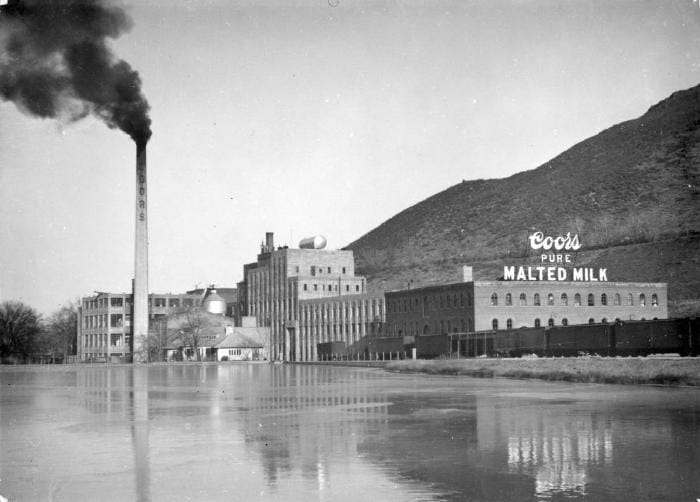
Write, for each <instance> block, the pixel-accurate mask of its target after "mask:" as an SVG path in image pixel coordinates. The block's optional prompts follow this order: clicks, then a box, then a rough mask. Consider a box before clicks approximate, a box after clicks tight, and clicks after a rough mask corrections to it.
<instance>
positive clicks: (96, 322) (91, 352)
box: [78, 293, 203, 361]
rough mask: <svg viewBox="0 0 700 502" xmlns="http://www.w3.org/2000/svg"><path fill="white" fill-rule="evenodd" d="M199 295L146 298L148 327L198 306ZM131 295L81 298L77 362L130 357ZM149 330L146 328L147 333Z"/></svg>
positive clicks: (104, 294)
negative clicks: (180, 310)
mask: <svg viewBox="0 0 700 502" xmlns="http://www.w3.org/2000/svg"><path fill="white" fill-rule="evenodd" d="M202 298H203V295H202V294H150V295H148V316H149V319H150V321H152V322H150V323H149V325H150V326H151V327H152V328H156V327H157V326H158V325H159V323H158V322H157V321H158V320H159V319H161V318H164V317H166V316H168V315H169V314H171V313H172V312H174V311H176V310H178V309H181V308H187V307H194V306H197V305H199V304H200V303H201V301H202ZM133 308H134V304H133V295H131V294H129V293H97V294H96V295H95V296H91V297H87V298H82V299H81V304H80V307H79V309H78V360H79V361H92V360H100V361H119V360H122V358H128V357H130V356H131V354H132V348H133V345H132V344H133V340H132V327H133V326H132V315H133ZM150 329H151V328H149V331H150Z"/></svg>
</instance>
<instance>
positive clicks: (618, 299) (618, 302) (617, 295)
mask: <svg viewBox="0 0 700 502" xmlns="http://www.w3.org/2000/svg"><path fill="white" fill-rule="evenodd" d="M613 303H614V304H615V305H620V293H615V296H613Z"/></svg>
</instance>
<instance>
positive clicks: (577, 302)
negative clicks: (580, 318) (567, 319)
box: [574, 293, 581, 307]
mask: <svg viewBox="0 0 700 502" xmlns="http://www.w3.org/2000/svg"><path fill="white" fill-rule="evenodd" d="M580 306H581V295H580V294H578V293H576V294H575V295H574V307H580Z"/></svg>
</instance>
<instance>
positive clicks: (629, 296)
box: [627, 293, 634, 305]
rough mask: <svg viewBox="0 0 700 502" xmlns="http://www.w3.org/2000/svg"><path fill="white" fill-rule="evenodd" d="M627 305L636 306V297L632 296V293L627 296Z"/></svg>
mask: <svg viewBox="0 0 700 502" xmlns="http://www.w3.org/2000/svg"><path fill="white" fill-rule="evenodd" d="M627 305H634V296H632V293H630V294H628V295H627Z"/></svg>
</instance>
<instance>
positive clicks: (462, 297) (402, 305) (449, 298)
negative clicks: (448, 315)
mask: <svg viewBox="0 0 700 502" xmlns="http://www.w3.org/2000/svg"><path fill="white" fill-rule="evenodd" d="M472 304H473V298H472V294H471V293H466V294H465V293H459V294H457V293H447V294H441V295H430V296H428V295H426V296H424V297H423V303H422V304H421V303H420V300H419V299H418V297H414V298H413V300H411V298H403V299H397V300H389V301H387V305H386V306H387V312H390V313H391V312H414V311H416V312H417V311H421V309H422V312H427V311H429V310H443V309H451V308H457V307H471V306H472Z"/></svg>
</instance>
